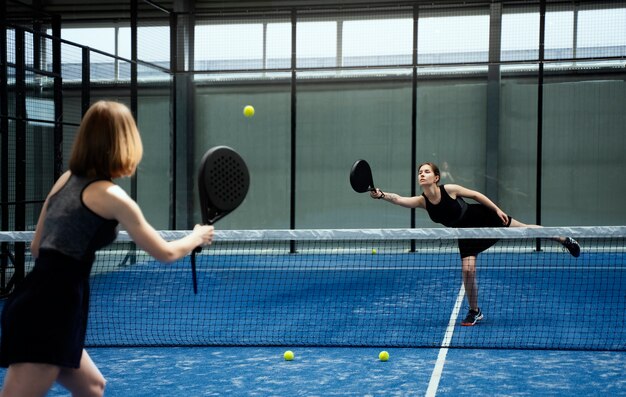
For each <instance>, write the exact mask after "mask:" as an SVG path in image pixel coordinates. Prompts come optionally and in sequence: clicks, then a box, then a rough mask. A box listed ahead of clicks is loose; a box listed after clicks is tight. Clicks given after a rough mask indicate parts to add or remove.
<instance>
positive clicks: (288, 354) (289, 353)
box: [283, 350, 294, 361]
mask: <svg viewBox="0 0 626 397" xmlns="http://www.w3.org/2000/svg"><path fill="white" fill-rule="evenodd" d="M283 357H285V360H287V361H291V360H293V358H294V354H293V352H292V351H291V350H287V351H286V352H285V354H283Z"/></svg>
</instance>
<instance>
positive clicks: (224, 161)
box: [198, 146, 250, 224]
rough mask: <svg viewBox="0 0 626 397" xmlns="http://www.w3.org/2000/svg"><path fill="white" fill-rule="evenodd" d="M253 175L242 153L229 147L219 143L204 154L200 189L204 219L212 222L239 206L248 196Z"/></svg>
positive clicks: (199, 182) (199, 176)
mask: <svg viewBox="0 0 626 397" xmlns="http://www.w3.org/2000/svg"><path fill="white" fill-rule="evenodd" d="M249 186H250V174H249V172H248V167H247V166H246V163H245V161H244V160H243V158H241V156H240V155H239V153H237V152H236V151H235V150H233V149H231V148H229V147H227V146H216V147H214V148H212V149H210V150H208V151H207V152H206V153H205V154H204V156H203V157H202V162H201V164H200V172H199V174H198V191H199V193H200V205H201V209H202V220H203V222H204V223H206V224H212V223H214V222H215V221H216V220H217V219H219V218H221V217H222V216H224V215H226V214H228V213H229V212H230V211H232V210H234V209H235V208H237V207H238V206H239V205H240V204H241V203H242V202H243V200H244V199H245V198H246V194H247V193H248V188H249Z"/></svg>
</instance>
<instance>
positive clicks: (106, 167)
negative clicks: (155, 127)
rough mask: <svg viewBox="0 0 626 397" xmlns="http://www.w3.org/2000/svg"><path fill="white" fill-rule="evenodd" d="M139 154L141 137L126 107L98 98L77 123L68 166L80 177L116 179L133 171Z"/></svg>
mask: <svg viewBox="0 0 626 397" xmlns="http://www.w3.org/2000/svg"><path fill="white" fill-rule="evenodd" d="M142 156H143V145H142V144H141V137H140V136H139V130H137V124H136V123H135V119H134V118H133V115H132V113H131V112H130V110H129V109H128V107H126V105H123V104H121V103H118V102H112V101H98V102H96V103H94V104H93V105H91V107H90V108H89V110H87V113H85V116H84V117H83V120H82V122H81V123H80V127H79V129H78V134H77V135H76V139H75V140H74V146H73V148H72V155H71V157H70V162H69V166H70V171H71V172H72V173H73V174H75V175H79V176H89V177H98V178H107V179H111V178H119V177H122V176H130V175H132V174H134V173H135V170H136V169H137V165H138V164H139V162H140V161H141V157H142Z"/></svg>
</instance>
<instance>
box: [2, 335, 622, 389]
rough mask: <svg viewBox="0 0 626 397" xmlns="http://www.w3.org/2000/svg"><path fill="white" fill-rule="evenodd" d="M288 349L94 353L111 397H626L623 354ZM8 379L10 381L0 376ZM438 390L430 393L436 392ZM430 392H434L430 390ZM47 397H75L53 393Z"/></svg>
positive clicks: (99, 350)
mask: <svg viewBox="0 0 626 397" xmlns="http://www.w3.org/2000/svg"><path fill="white" fill-rule="evenodd" d="M285 349H286V348H284V347H267V348H254V347H202V348H192V347H185V348H176V347H170V348H92V349H90V350H89V352H90V354H91V356H92V357H93V359H94V361H96V363H97V364H98V366H99V367H100V370H101V371H102V373H103V374H104V376H105V377H106V378H107V380H108V386H107V390H106V396H109V397H110V396H113V397H117V396H119V397H122V396H123V397H135V396H137V397H138V396H146V397H147V396H151V397H154V396H186V397H194V396H425V395H427V391H430V392H434V394H431V395H437V396H477V395H484V396H626V352H588V351H551V350H499V349H498V350H494V349H480V350H479V349H450V350H448V351H447V355H446V359H445V362H444V364H443V367H442V371H441V376H440V377H437V375H436V374H433V370H434V369H435V367H436V366H437V362H438V356H439V354H440V351H441V349H430V348H426V349H408V348H406V349H405V348H395V349H394V348H392V349H386V350H387V351H389V353H390V359H389V361H387V362H381V361H379V360H378V353H379V351H380V350H381V349H377V348H295V349H293V351H294V352H295V355H296V357H295V359H294V360H293V361H285V360H284V359H283V357H282V355H283V352H284V351H285ZM1 375H2V376H4V371H2V372H1ZM437 379H438V384H436V387H435V386H433V384H435V383H437V382H436V380H437ZM429 385H430V386H431V389H430V390H429ZM49 396H69V393H67V392H66V391H65V390H63V389H62V388H60V387H58V386H57V387H55V388H54V389H53V390H52V391H51V392H50V393H49Z"/></svg>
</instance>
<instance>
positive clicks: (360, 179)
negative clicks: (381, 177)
mask: <svg viewBox="0 0 626 397" xmlns="http://www.w3.org/2000/svg"><path fill="white" fill-rule="evenodd" d="M350 185H352V189H354V191H355V192H357V193H365V192H368V191H372V190H375V189H376V188H375V187H374V178H373V177H372V169H371V168H370V165H369V164H368V163H367V161H365V160H357V161H355V162H354V164H352V168H351V169H350Z"/></svg>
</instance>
